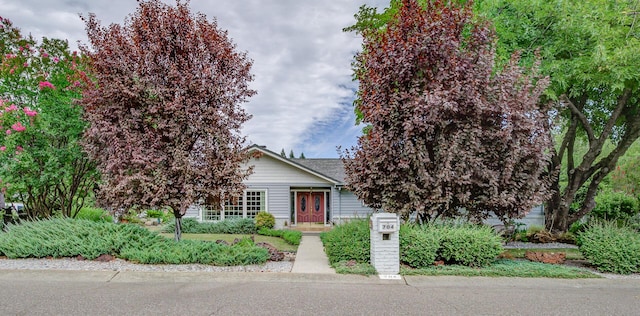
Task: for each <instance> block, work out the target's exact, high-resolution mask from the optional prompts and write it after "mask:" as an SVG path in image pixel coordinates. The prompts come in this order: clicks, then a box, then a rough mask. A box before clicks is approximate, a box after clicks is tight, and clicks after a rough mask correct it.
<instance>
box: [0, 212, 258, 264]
mask: <svg viewBox="0 0 640 316" xmlns="http://www.w3.org/2000/svg"><path fill="white" fill-rule="evenodd" d="M0 254H2V255H5V256H7V257H9V258H30V257H35V258H43V257H49V256H51V257H54V258H59V257H75V256H78V255H81V256H83V257H85V258H87V259H95V258H97V257H98V256H99V255H101V254H110V255H113V256H115V257H118V258H123V259H127V260H131V261H134V262H139V263H159V264H163V263H174V264H179V263H202V264H214V265H246V264H256V263H263V262H265V261H266V260H267V259H268V251H267V250H266V249H264V248H260V247H256V246H255V245H254V244H253V241H252V240H251V239H248V238H247V239H245V240H242V241H241V242H239V243H237V244H235V245H233V246H227V245H219V244H216V243H212V242H207V241H195V240H183V241H180V242H176V241H174V240H172V239H169V238H165V237H163V236H160V235H158V234H157V233H155V232H151V231H149V230H147V229H145V228H143V227H140V226H138V225H132V224H114V223H107V222H93V221H89V220H73V219H68V218H54V219H50V220H39V221H31V222H24V223H22V224H19V225H9V226H8V227H7V231H6V232H5V233H0Z"/></svg>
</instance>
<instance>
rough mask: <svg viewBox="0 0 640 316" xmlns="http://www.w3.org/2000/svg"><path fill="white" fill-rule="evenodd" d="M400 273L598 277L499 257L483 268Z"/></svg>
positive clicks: (404, 272)
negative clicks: (499, 258)
mask: <svg viewBox="0 0 640 316" xmlns="http://www.w3.org/2000/svg"><path fill="white" fill-rule="evenodd" d="M400 274H402V275H428V276H443V275H449V276H469V277H470V276H485V277H519V278H559V279H581V278H599V276H597V275H595V274H593V273H591V272H590V271H588V270H586V269H580V268H575V267H567V266H563V265H554V264H545V263H539V262H530V261H526V260H508V259H501V260H498V261H496V262H495V263H493V264H491V265H488V266H486V267H484V268H471V267H466V266H461V265H444V266H437V267H436V266H433V267H429V268H422V269H410V268H405V267H402V268H401V269H400Z"/></svg>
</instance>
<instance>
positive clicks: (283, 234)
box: [258, 228, 302, 246]
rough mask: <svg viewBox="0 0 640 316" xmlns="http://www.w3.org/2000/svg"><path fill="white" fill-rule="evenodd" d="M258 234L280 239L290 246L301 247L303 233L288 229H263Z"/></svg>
mask: <svg viewBox="0 0 640 316" xmlns="http://www.w3.org/2000/svg"><path fill="white" fill-rule="evenodd" d="M258 234H260V235H263V236H271V237H280V238H282V239H284V241H286V242H287V243H288V244H290V245H296V246H297V245H299V244H300V241H301V240H302V232H299V231H296V230H288V229H269V228H261V229H260V230H258Z"/></svg>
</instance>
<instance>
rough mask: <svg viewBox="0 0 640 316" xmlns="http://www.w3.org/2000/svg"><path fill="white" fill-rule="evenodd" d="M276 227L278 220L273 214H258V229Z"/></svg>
mask: <svg viewBox="0 0 640 316" xmlns="http://www.w3.org/2000/svg"><path fill="white" fill-rule="evenodd" d="M275 225H276V218H275V217H274V216H273V214H270V213H267V212H264V211H263V212H258V214H256V229H258V230H260V229H261V228H273V226H275Z"/></svg>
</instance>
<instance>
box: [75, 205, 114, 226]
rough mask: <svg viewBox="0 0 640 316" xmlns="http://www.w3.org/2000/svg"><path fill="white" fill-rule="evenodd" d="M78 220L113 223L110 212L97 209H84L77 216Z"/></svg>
mask: <svg viewBox="0 0 640 316" xmlns="http://www.w3.org/2000/svg"><path fill="white" fill-rule="evenodd" d="M76 219H86V220H90V221H93V222H108V223H112V222H113V217H112V216H111V215H109V212H107V211H105V210H103V209H101V208H97V207H87V206H85V207H83V208H81V209H80V211H79V212H78V214H77V215H76Z"/></svg>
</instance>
